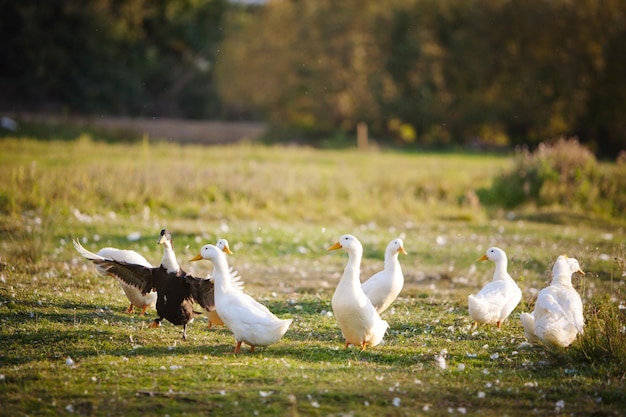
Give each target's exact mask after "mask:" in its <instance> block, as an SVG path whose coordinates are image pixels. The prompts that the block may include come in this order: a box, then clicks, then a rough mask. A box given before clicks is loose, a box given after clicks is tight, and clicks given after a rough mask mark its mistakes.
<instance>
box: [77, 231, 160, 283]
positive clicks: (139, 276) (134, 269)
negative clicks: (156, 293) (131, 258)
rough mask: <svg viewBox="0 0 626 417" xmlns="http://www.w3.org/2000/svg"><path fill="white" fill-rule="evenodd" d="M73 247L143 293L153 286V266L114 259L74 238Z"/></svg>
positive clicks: (108, 272) (110, 273)
mask: <svg viewBox="0 0 626 417" xmlns="http://www.w3.org/2000/svg"><path fill="white" fill-rule="evenodd" d="M73 243H74V248H76V251H77V252H78V253H80V254H81V255H82V256H83V257H84V258H85V259H88V260H90V261H91V262H93V263H94V264H95V265H97V266H99V267H100V268H102V269H104V270H105V271H106V272H107V274H109V275H111V276H114V277H116V278H119V279H120V280H122V281H124V282H125V283H126V284H128V285H132V286H133V287H136V288H139V289H140V290H141V291H142V292H143V293H144V294H145V293H148V292H150V291H152V290H153V289H156V288H154V279H153V272H154V270H155V268H148V267H145V266H143V265H136V264H131V263H127V262H123V261H120V262H118V261H114V260H113V259H108V258H105V257H103V256H100V255H97V254H95V253H93V252H90V251H88V250H87V249H85V248H83V246H82V245H81V244H80V242H78V240H76V239H74V240H73Z"/></svg>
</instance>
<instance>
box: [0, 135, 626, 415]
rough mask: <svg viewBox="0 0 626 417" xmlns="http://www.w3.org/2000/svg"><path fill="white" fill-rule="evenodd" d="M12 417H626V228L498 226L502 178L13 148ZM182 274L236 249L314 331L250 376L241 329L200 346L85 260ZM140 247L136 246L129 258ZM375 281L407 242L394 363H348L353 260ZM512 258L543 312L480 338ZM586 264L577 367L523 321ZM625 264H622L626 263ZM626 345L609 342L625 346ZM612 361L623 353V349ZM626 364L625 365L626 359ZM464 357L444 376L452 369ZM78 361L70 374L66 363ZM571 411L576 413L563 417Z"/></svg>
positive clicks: (5, 395)
mask: <svg viewBox="0 0 626 417" xmlns="http://www.w3.org/2000/svg"><path fill="white" fill-rule="evenodd" d="M0 148H1V149H2V151H1V152H0V213H2V216H1V217H0V278H1V281H0V404H2V411H1V412H0V414H6V415H58V414H70V413H72V414H77V415H182V414H186V415H207V414H212V415H232V416H238V415H261V416H274V415H280V416H296V415H300V416H305V415H306V416H308V415H313V416H343V415H352V416H364V415H384V416H405V415H406V416H414V415H463V414H467V415H498V416H500V415H529V414H536V415H545V414H557V413H560V412H562V413H563V414H567V415H590V414H594V413H595V414H596V415H622V414H623V410H624V409H626V400H625V399H624V395H623V392H624V377H625V371H624V368H623V364H624V363H625V361H624V351H625V349H624V346H626V341H625V335H624V328H623V323H624V320H625V317H624V311H625V310H624V309H622V308H620V307H619V306H620V305H622V306H623V305H626V304H625V302H624V296H623V285H624V281H623V273H624V264H623V259H624V242H625V237H624V236H625V234H624V227H625V226H626V224H625V223H624V222H623V221H621V220H618V219H609V218H606V217H602V218H598V217H594V216H591V215H589V214H586V213H582V212H572V211H569V210H564V209H563V208H559V207H551V208H549V209H544V210H541V211H540V210H536V209H530V208H525V209H524V210H520V211H516V212H501V211H498V210H493V209H489V210H487V209H485V208H484V207H482V206H481V205H480V204H478V203H476V202H475V201H474V200H473V197H472V195H473V192H474V191H475V190H477V189H478V188H479V187H485V186H489V185H490V184H491V181H492V179H493V177H494V176H495V175H498V174H499V173H500V172H502V170H503V169H507V168H508V167H510V164H511V161H510V159H509V158H507V157H502V156H489V155H485V156H481V155H460V154H441V155H439V154H413V155H406V154H396V153H391V152H373V153H358V152H355V151H350V150H347V151H318V150H313V149H309V148H285V147H262V146H255V145H237V146H220V147H210V148H204V147H196V146H177V145H173V144H150V143H138V144H130V145H129V144H105V143H100V142H96V141H92V140H89V139H86V138H85V137H83V138H82V139H80V140H76V141H45V142H44V141H35V140H26V139H20V140H17V139H3V140H2V141H0ZM164 227H166V228H168V229H169V230H170V231H171V232H172V233H173V235H174V244H175V249H176V251H177V254H178V257H179V260H180V262H181V264H182V266H183V268H184V269H186V270H189V271H193V272H194V273H197V274H206V273H207V272H208V271H209V270H210V268H211V265H210V263H208V262H199V263H189V262H188V259H189V258H191V257H193V256H194V255H196V253H197V252H198V250H199V248H200V246H201V245H202V244H204V243H207V242H214V241H215V240H216V239H217V237H226V238H227V239H229V241H230V243H231V248H232V249H233V250H234V252H235V254H234V255H233V256H231V257H230V258H229V260H230V263H231V265H233V266H234V267H235V268H236V269H238V270H239V271H240V272H241V273H242V275H243V277H244V280H245V288H246V291H247V292H248V293H250V294H251V295H253V296H254V297H255V298H257V299H258V300H260V301H262V302H264V303H265V304H267V305H268V306H269V307H270V309H271V310H272V311H274V312H275V313H276V314H277V315H279V316H281V317H291V318H294V323H293V324H292V326H291V328H290V329H289V331H288V332H287V334H286V335H285V337H284V338H283V339H282V340H281V341H279V342H278V343H276V344H275V345H272V346H270V347H268V348H263V349H258V350H257V352H255V353H250V352H249V351H248V350H247V349H244V351H243V353H241V354H239V355H236V356H235V355H233V354H232V349H233V346H234V340H233V337H232V335H231V334H230V333H229V332H228V331H227V330H226V329H224V328H215V329H208V328H207V327H206V320H205V319H204V318H198V319H196V320H195V321H194V322H193V323H192V324H191V326H190V328H189V331H188V340H186V341H181V340H180V334H181V329H180V328H179V327H175V326H173V325H171V324H169V323H164V325H163V327H161V328H159V329H150V328H148V324H149V323H150V321H151V317H153V316H154V311H153V310H152V311H150V312H149V313H148V317H139V316H138V315H136V314H135V315H128V314H126V313H125V312H124V309H125V308H126V306H127V302H126V299H125V298H124V296H123V293H122V291H121V289H120V288H119V287H118V285H117V284H116V283H115V282H114V281H112V280H110V279H105V278H102V277H100V276H99V275H97V274H96V272H95V270H94V269H93V267H92V265H91V264H89V263H88V262H87V261H85V260H84V259H82V258H80V257H79V256H78V255H77V254H76V253H75V252H74V250H73V248H72V246H71V239H72V238H73V237H78V238H80V239H81V240H82V241H83V244H84V246H85V247H86V248H87V249H90V250H97V249H99V248H101V247H104V246H109V245H111V246H117V247H122V248H128V249H135V250H138V251H140V252H141V253H142V254H144V256H146V258H147V259H148V260H150V261H151V262H153V263H158V262H159V260H160V257H161V252H160V249H159V247H157V245H156V239H157V237H158V233H159V231H160V229H161V228H164ZM133 233H135V234H136V236H137V237H136V238H135V239H132V240H129V239H128V236H129V235H131V234H133ZM343 233H352V234H354V235H356V236H357V237H358V238H359V239H360V240H361V241H362V242H363V244H364V247H365V257H364V260H363V266H362V271H363V275H369V274H371V273H373V272H375V271H377V270H378V269H380V268H381V266H382V257H383V253H384V248H385V246H386V244H387V242H388V241H389V240H390V239H391V238H394V237H396V236H401V237H402V238H403V239H404V241H405V245H406V249H407V251H408V252H409V254H408V255H407V256H401V258H400V261H401V263H402V266H403V270H404V274H405V280H406V284H405V288H404V290H403V292H402V294H401V297H400V298H399V299H398V300H396V302H395V303H394V304H393V305H392V309H390V310H389V311H388V312H386V313H384V314H383V316H384V318H385V319H387V320H388V321H389V323H390V329H389V331H388V333H387V335H386V337H385V342H384V344H383V345H381V346H378V347H375V348H372V349H368V350H366V351H363V352H362V351H360V350H358V349H354V348H351V349H344V348H343V340H342V338H341V334H340V331H339V329H338V328H337V326H336V323H335V321H334V318H333V317H332V316H329V315H328V314H326V312H328V311H330V310H331V307H330V299H331V297H332V293H333V291H334V288H335V286H336V284H337V282H338V280H339V278H340V277H341V273H342V271H343V267H344V265H345V262H346V255H345V254H344V253H341V252H327V251H326V250H325V249H326V248H327V247H328V246H330V245H331V244H332V243H334V242H335V241H336V239H337V238H338V237H339V236H340V235H341V234H343ZM492 245H497V246H500V247H502V248H503V249H504V250H505V251H506V252H507V253H508V255H509V259H510V262H509V271H510V272H511V274H512V275H513V276H514V277H515V278H516V279H517V280H518V282H519V284H520V286H521V287H522V289H523V291H524V299H523V302H522V304H521V305H520V306H519V307H518V308H517V309H516V311H515V312H514V314H513V316H512V317H511V318H510V319H509V320H508V321H507V322H505V325H504V327H503V329H502V330H500V331H498V330H497V329H495V328H492V327H480V328H478V329H477V330H476V331H472V330H470V326H471V322H470V319H469V317H468V314H467V305H466V302H467V295H469V294H471V293H475V292H476V291H478V289H479V288H480V287H481V286H482V284H483V283H485V282H486V281H487V280H489V279H490V278H491V275H492V273H493V266H492V265H491V264H489V263H476V262H474V261H475V260H476V258H478V257H479V256H480V255H482V253H484V251H485V249H486V248H487V247H489V246H492ZM561 253H567V254H568V255H569V256H574V257H577V258H578V259H579V260H581V264H582V266H583V269H584V270H585V271H586V272H587V274H586V275H585V276H584V277H583V278H577V279H576V280H575V285H576V287H577V288H578V290H579V292H580V293H581V295H582V296H583V300H584V303H585V306H586V309H587V314H588V315H587V317H588V325H587V333H586V335H585V336H584V337H583V338H582V340H580V341H577V342H576V343H575V344H574V345H573V346H572V347H570V348H569V349H567V350H562V351H557V352H552V351H548V350H546V349H545V348H543V347H542V346H527V345H526V344H524V343H523V342H524V341H525V340H524V336H523V331H522V327H521V323H520V322H519V319H518V315H519V313H520V312H521V311H528V310H529V309H531V307H532V303H533V297H534V294H535V291H536V290H537V289H540V288H542V287H543V286H544V285H545V282H546V280H547V278H548V271H549V268H550V266H551V262H553V261H554V259H555V258H556V256H557V255H559V254H561ZM615 258H617V259H618V261H617V262H616V260H615ZM607 323H609V324H611V325H610V326H607V325H606V324H607ZM607 346H612V348H611V349H607V348H606V347H607ZM620 347H621V348H620ZM443 350H445V351H446V352H447V353H446V364H447V367H446V369H440V368H439V367H438V365H437V362H436V361H435V355H438V354H441V352H442V351H443ZM68 357H69V358H71V359H72V361H73V364H72V362H70V363H69V364H68V362H67V360H68V359H67V358H68ZM561 405H563V407H560V406H561Z"/></svg>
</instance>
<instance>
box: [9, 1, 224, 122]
mask: <svg viewBox="0 0 626 417" xmlns="http://www.w3.org/2000/svg"><path fill="white" fill-rule="evenodd" d="M226 6H227V3H226V0H90V1H84V2H76V1H72V0H50V1H45V2H41V1H37V0H23V1H19V2H16V1H11V2H2V5H1V6H0V35H1V36H0V38H1V39H2V40H1V41H0V42H2V44H1V48H0V87H1V88H2V90H3V91H4V92H5V93H4V94H3V97H2V99H3V101H4V103H3V104H4V106H5V107H9V108H13V109H14V110H17V109H20V108H22V107H25V108H33V107H35V108H40V109H41V108H44V109H45V108H47V107H49V106H52V107H53V108H59V107H62V108H65V109H68V110H69V111H74V112H78V113H93V112H105V113H113V114H149V115H161V114H167V115H185V116H195V117H200V116H207V115H219V111H220V110H219V108H220V105H219V100H218V97H217V94H216V92H215V87H214V82H213V75H212V71H213V68H214V61H215V51H216V47H217V44H218V42H219V41H220V40H221V36H222V32H221V18H222V14H223V11H224V9H225V7H226ZM192 83H193V87H191V85H192ZM199 91H200V92H202V94H201V96H199V95H198V92H199Z"/></svg>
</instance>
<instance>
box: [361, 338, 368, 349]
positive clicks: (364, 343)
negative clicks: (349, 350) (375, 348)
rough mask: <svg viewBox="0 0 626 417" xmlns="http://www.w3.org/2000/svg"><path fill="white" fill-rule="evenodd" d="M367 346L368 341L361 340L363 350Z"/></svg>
mask: <svg viewBox="0 0 626 417" xmlns="http://www.w3.org/2000/svg"><path fill="white" fill-rule="evenodd" d="M365 347H367V342H366V341H365V340H364V341H363V342H361V350H365Z"/></svg>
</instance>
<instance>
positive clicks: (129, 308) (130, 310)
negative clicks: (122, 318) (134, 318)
mask: <svg viewBox="0 0 626 417" xmlns="http://www.w3.org/2000/svg"><path fill="white" fill-rule="evenodd" d="M126 312H127V313H128V314H132V312H133V303H130V306H129V307H128V308H127V309H126Z"/></svg>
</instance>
